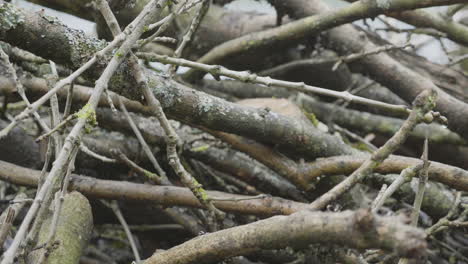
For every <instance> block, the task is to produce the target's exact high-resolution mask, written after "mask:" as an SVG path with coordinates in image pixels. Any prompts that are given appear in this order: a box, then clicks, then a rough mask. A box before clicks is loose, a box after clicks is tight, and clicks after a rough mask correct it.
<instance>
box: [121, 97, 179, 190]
mask: <svg viewBox="0 0 468 264" xmlns="http://www.w3.org/2000/svg"><path fill="white" fill-rule="evenodd" d="M119 99H120V97H119ZM119 104H120V109H121V110H122V112H123V113H124V115H125V118H126V119H127V121H128V123H129V124H130V127H131V128H132V130H133V133H135V136H136V137H137V139H138V142H140V145H141V146H142V148H143V151H144V152H145V154H146V156H147V157H148V159H149V160H150V162H151V164H152V165H153V167H154V168H155V169H156V172H157V173H158V174H159V176H158V178H159V180H158V181H157V182H159V183H160V184H164V185H170V182H169V179H168V178H167V176H166V172H165V171H164V170H163V169H162V168H161V166H160V165H159V162H158V161H157V160H156V157H155V156H154V155H153V152H152V151H151V149H150V147H149V146H148V144H147V143H146V141H145V139H144V138H143V135H142V134H141V132H140V130H139V129H138V127H137V126H136V124H135V122H134V121H133V119H132V117H131V116H130V114H129V113H128V111H127V108H126V107H125V105H124V104H123V102H122V100H119Z"/></svg>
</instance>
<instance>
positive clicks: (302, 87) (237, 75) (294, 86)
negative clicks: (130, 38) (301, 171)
mask: <svg viewBox="0 0 468 264" xmlns="http://www.w3.org/2000/svg"><path fill="white" fill-rule="evenodd" d="M137 55H138V56H139V57H141V58H143V59H146V60H155V61H158V62H161V63H167V64H175V65H179V66H185V67H190V68H194V69H198V70H202V71H205V72H209V73H210V74H212V75H213V76H220V75H222V76H226V77H230V78H233V79H237V80H240V81H243V82H251V83H258V84H263V85H266V86H278V87H284V88H287V89H290V90H293V91H301V92H304V93H312V94H319V95H324V96H331V97H336V98H341V99H344V100H345V101H350V102H353V103H358V104H363V105H367V106H371V107H377V108H380V109H384V110H386V111H389V112H397V113H404V114H407V113H408V112H409V111H410V110H409V109H408V108H407V107H406V106H404V105H392V104H387V103H383V102H379V101H375V100H371V99H368V98H364V97H360V96H356V95H353V94H351V93H349V92H347V91H344V92H338V91H333V90H329V89H324V88H320V87H316V86H311V85H307V84H305V83H303V82H302V83H298V82H288V81H282V80H277V79H272V78H270V77H262V76H258V75H256V74H252V73H250V72H247V71H243V72H240V71H234V70H229V69H227V68H225V67H223V66H219V65H208V64H203V63H199V62H193V61H189V60H185V59H180V58H173V57H168V56H165V55H158V54H154V53H144V52H137Z"/></svg>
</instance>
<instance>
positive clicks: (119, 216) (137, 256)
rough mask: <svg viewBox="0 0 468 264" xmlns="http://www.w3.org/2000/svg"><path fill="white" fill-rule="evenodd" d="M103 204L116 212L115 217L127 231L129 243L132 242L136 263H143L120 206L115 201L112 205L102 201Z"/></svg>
mask: <svg viewBox="0 0 468 264" xmlns="http://www.w3.org/2000/svg"><path fill="white" fill-rule="evenodd" d="M101 202H102V203H103V204H104V205H106V206H107V207H109V208H110V209H112V212H114V214H115V216H117V219H118V220H119V222H120V225H122V227H123V229H124V231H125V234H126V235H127V239H128V242H130V247H131V248H132V251H133V256H134V257H135V260H136V262H137V263H139V262H140V261H141V258H140V253H138V248H137V245H136V243H135V239H134V238H133V235H132V232H131V231H130V228H129V227H128V224H127V221H125V218H124V216H123V215H122V211H120V207H119V204H118V203H117V201H115V200H114V201H111V202H110V203H108V202H106V201H103V200H101Z"/></svg>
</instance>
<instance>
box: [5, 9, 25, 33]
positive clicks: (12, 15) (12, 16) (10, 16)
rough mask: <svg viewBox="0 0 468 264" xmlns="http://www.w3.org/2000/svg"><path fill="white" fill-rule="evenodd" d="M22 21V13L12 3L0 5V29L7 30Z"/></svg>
mask: <svg viewBox="0 0 468 264" xmlns="http://www.w3.org/2000/svg"><path fill="white" fill-rule="evenodd" d="M23 22H24V15H23V14H22V13H21V11H20V10H18V9H16V8H15V7H14V6H13V5H11V4H8V3H4V4H2V5H1V6H0V29H1V30H2V31H8V30H10V29H13V28H16V26H18V25H20V24H21V23H23Z"/></svg>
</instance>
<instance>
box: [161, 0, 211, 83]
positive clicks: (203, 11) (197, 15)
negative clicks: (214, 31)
mask: <svg viewBox="0 0 468 264" xmlns="http://www.w3.org/2000/svg"><path fill="white" fill-rule="evenodd" d="M210 2H211V0H203V3H202V5H201V6H200V9H198V11H197V12H196V13H195V16H194V17H193V19H192V23H191V24H190V27H189V29H188V30H187V32H186V33H185V35H184V37H183V38H182V42H181V43H180V44H179V46H178V47H177V49H176V50H175V51H174V55H173V56H174V57H175V58H179V57H180V56H181V55H182V51H183V50H184V48H185V46H187V45H188V44H189V43H190V40H191V39H192V35H193V34H194V33H195V31H197V29H198V26H199V25H200V22H201V21H202V19H203V17H205V15H206V13H207V12H208V9H209V7H210ZM176 70H177V68H176V65H174V64H172V65H171V67H170V69H169V72H170V74H171V75H174V74H175V72H176Z"/></svg>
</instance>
